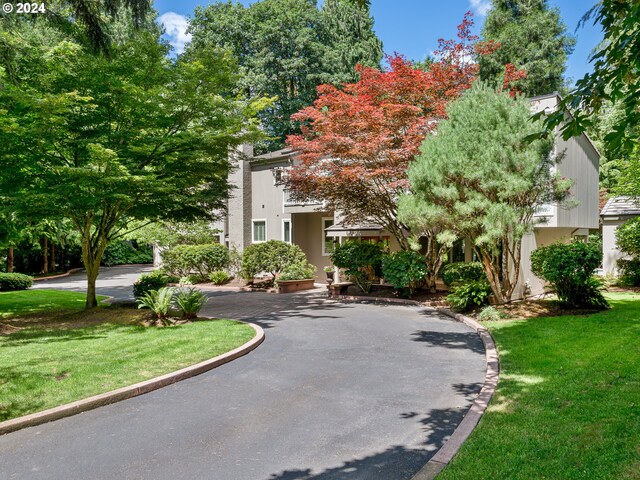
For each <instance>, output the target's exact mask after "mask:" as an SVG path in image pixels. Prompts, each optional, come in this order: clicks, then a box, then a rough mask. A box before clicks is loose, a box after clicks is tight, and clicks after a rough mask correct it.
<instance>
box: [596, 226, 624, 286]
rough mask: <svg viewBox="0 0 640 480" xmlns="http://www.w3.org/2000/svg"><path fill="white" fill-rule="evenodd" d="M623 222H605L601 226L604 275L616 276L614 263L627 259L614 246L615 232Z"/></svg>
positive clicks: (616, 271)
mask: <svg viewBox="0 0 640 480" xmlns="http://www.w3.org/2000/svg"><path fill="white" fill-rule="evenodd" d="M624 222H625V221H624V220H605V221H604V222H603V224H602V273H603V274H604V275H617V274H618V270H617V268H616V262H617V261H618V260H619V259H621V258H627V257H628V256H627V255H625V254H624V253H622V252H621V251H620V250H619V249H618V247H617V245H616V230H617V229H618V227H619V226H620V225H622V224H623V223H624Z"/></svg>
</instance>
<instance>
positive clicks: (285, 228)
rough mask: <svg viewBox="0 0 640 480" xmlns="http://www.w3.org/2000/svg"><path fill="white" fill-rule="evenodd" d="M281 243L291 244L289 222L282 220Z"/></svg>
mask: <svg viewBox="0 0 640 480" xmlns="http://www.w3.org/2000/svg"><path fill="white" fill-rule="evenodd" d="M282 241H283V242H287V243H291V220H282Z"/></svg>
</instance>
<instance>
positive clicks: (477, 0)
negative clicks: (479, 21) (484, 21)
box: [469, 0, 491, 17]
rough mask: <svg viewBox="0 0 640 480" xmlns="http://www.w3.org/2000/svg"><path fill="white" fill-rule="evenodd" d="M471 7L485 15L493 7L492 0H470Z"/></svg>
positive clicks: (482, 15)
mask: <svg viewBox="0 0 640 480" xmlns="http://www.w3.org/2000/svg"><path fill="white" fill-rule="evenodd" d="M469 4H470V5H471V9H472V10H473V11H474V12H475V13H477V14H478V15H479V16H481V17H485V16H486V15H487V13H488V12H489V10H490V9H491V0H469Z"/></svg>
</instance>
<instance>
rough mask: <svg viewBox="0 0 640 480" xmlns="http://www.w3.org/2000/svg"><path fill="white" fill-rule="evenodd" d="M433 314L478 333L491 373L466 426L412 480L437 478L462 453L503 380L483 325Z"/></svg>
mask: <svg viewBox="0 0 640 480" xmlns="http://www.w3.org/2000/svg"><path fill="white" fill-rule="evenodd" d="M433 310H435V311H437V312H438V313H441V314H443V315H447V316H448V317H452V318H454V319H455V320H457V321H459V322H462V323H464V324H465V325H467V326H469V327H471V328H473V329H474V330H475V331H476V333H477V334H478V335H479V336H480V338H481V339H482V343H484V348H485V352H486V358H487V372H486V374H485V378H484V385H483V386H482V389H481V390H480V393H479V394H478V396H477V397H476V399H475V400H474V401H473V403H472V404H471V408H469V411H468V412H467V414H466V415H465V416H464V418H463V419H462V422H460V424H459V425H458V427H457V428H456V429H455V431H454V432H453V433H452V434H451V436H450V437H449V439H448V440H447V441H446V442H445V443H444V445H442V447H440V449H439V450H438V451H437V452H436V453H435V455H434V456H433V457H431V459H430V460H429V461H428V462H427V463H426V465H425V466H424V467H422V469H421V470H420V471H419V472H418V473H416V474H415V475H414V476H413V477H412V479H411V480H433V479H434V478H436V476H437V475H438V474H439V473H440V472H441V471H442V470H443V469H444V467H446V466H447V465H448V464H449V462H450V461H451V459H453V457H454V456H455V455H456V453H458V450H460V447H461V446H462V444H463V443H464V442H465V441H466V440H467V438H469V435H471V432H472V431H473V429H474V428H475V427H476V425H477V424H478V422H479V421H480V418H481V417H482V415H483V414H484V412H485V410H486V409H487V406H488V405H489V402H490V401H491V397H493V394H494V393H495V391H496V387H497V386H498V379H499V376H500V359H499V356H498V350H497V349H496V344H495V341H494V340H493V337H492V336H491V334H490V333H489V331H488V330H487V329H486V328H484V327H483V326H482V325H481V324H480V323H478V322H477V321H476V320H474V319H473V318H470V317H467V316H465V315H462V314H459V313H454V312H452V311H451V310H449V309H446V308H433Z"/></svg>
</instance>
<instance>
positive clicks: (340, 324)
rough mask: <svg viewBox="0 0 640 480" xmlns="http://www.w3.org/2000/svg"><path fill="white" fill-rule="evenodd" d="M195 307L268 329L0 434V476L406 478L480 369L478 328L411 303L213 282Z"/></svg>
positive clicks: (461, 409) (435, 442)
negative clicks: (104, 398)
mask: <svg viewBox="0 0 640 480" xmlns="http://www.w3.org/2000/svg"><path fill="white" fill-rule="evenodd" d="M60 285H61V284H59V286H60ZM99 293H100V292H99ZM204 313H205V314H207V315H212V316H218V317H225V318H242V319H246V320H251V321H253V322H255V323H257V324H259V325H261V326H262V327H263V328H264V329H265V332H266V340H265V342H264V343H263V344H262V345H261V346H260V347H258V349H257V350H255V351H253V352H252V353H250V354H248V355H246V356H244V357H242V358H240V359H238V360H235V361H233V362H231V363H229V364H226V365H223V366H222V367H220V368H218V369H215V370H213V371H211V372H209V373H206V374H203V375H200V376H198V377H194V378H192V379H189V380H185V381H182V382H179V383H177V384H175V385H172V386H169V387H166V388H163V389H161V390H158V391H155V392H152V393H149V394H146V395H142V396H140V397H136V398H134V399H131V400H127V401H124V402H120V403H117V404H114V405H109V406H106V407H102V408H99V409H97V410H93V411H90V412H85V413H83V414H80V415H76V416H74V417H69V418H66V419H62V420H58V421H56V422H52V423H49V424H45V425H41V426H38V427H33V428H28V429H25V430H21V431H18V432H14V433H11V434H8V435H4V436H1V437H0V478H2V479H14V478H15V479H18V478H20V479H154V480H160V479H172V480H175V479H194V480H198V479H212V480H254V479H255V480H302V479H323V480H328V479H382V480H386V479H389V480H393V479H410V478H411V477H412V475H413V474H415V473H416V472H417V471H418V470H419V469H420V468H421V467H422V465H424V463H425V462H426V461H427V460H428V459H429V458H430V457H431V456H432V455H433V452H434V451H435V450H437V449H438V448H439V446H440V445H442V443H443V441H444V440H445V439H446V438H447V436H448V435H450V434H451V432H453V430H454V429H455V427H456V425H457V424H458V423H459V422H460V420H461V419H462V417H463V416H464V414H465V413H466V411H467V409H468V408H469V406H470V403H471V400H472V399H473V398H474V396H475V394H477V392H478V391H479V390H480V386H481V384H482V382H483V380H484V374H485V359H484V349H483V346H482V342H481V341H480V339H479V337H478V336H477V335H476V334H475V333H473V332H472V331H471V330H470V329H469V328H467V327H466V326H465V325H463V324H460V323H457V322H454V321H452V320H449V319H447V318H444V317H441V316H439V315H437V314H434V313H432V312H430V311H427V310H423V309H420V308H415V307H405V306H379V305H371V304H354V303H351V304H344V303H338V302H333V301H328V300H325V298H324V296H321V295H320V294H319V293H318V291H316V292H314V293H311V294H292V295H276V294H267V293H232V292H216V293H212V294H211V298H210V300H209V303H208V304H207V306H206V310H205V312H204Z"/></svg>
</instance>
